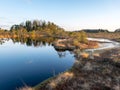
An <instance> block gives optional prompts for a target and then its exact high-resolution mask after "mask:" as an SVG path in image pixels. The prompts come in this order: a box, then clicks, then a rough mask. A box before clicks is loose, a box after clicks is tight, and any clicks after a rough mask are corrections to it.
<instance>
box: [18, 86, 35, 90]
mask: <svg viewBox="0 0 120 90" xmlns="http://www.w3.org/2000/svg"><path fill="white" fill-rule="evenodd" d="M17 90H34V89H33V88H31V87H29V86H25V87H21V88H18V89H17Z"/></svg>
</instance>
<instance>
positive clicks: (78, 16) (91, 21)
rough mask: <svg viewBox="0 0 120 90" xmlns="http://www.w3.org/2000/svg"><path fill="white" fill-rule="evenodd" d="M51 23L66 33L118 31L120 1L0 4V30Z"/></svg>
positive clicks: (8, 0) (7, 0)
mask: <svg viewBox="0 0 120 90" xmlns="http://www.w3.org/2000/svg"><path fill="white" fill-rule="evenodd" d="M33 19H38V20H41V19H42V20H46V21H52V22H54V23H56V24H57V25H59V26H61V27H63V28H65V29H66V30H79V29H109V30H111V31H114V30H115V29H118V28H120V0H0V27H4V28H8V27H10V26H11V25H13V24H19V23H21V22H24V21H26V20H33Z"/></svg>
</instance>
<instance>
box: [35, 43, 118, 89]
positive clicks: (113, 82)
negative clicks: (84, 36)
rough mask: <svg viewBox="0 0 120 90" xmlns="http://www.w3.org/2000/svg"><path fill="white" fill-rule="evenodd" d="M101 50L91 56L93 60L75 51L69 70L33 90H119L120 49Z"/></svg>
mask: <svg viewBox="0 0 120 90" xmlns="http://www.w3.org/2000/svg"><path fill="white" fill-rule="evenodd" d="M114 45H117V46H119V45H118V44H117V43H116V44H114ZM112 48H114V49H112ZM101 49H102V50H104V51H102V52H101V53H94V54H92V55H93V56H94V58H90V56H89V55H87V57H82V56H81V55H83V53H82V54H81V52H79V51H80V50H75V51H74V53H75V55H76V60H75V63H74V65H73V66H72V67H71V69H69V70H68V71H66V72H63V73H61V74H59V75H57V76H55V77H53V78H50V79H49V80H47V81H45V82H43V83H41V84H39V85H37V86H36V87H34V90H120V48H119V47H117V48H115V47H108V48H106V49H107V50H106V49H105V48H101ZM99 50H100V49H99ZM85 54H86V53H85ZM85 54H84V55H83V56H85Z"/></svg>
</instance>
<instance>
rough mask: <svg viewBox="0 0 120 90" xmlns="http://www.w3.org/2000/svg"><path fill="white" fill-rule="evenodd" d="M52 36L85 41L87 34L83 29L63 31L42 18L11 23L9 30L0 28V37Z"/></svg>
mask: <svg viewBox="0 0 120 90" xmlns="http://www.w3.org/2000/svg"><path fill="white" fill-rule="evenodd" d="M41 36H44V37H53V38H58V39H60V38H63V39H68V38H72V40H73V41H74V43H79V42H82V43H86V42H87V36H86V33H85V32H84V31H81V32H70V31H65V30H64V29H63V28H61V27H60V26H58V25H56V24H54V23H53V22H46V21H42V20H40V21H39V20H33V21H29V20H27V21H26V22H24V23H21V24H19V25H17V24H15V25H13V26H12V27H11V28H10V30H0V38H1V37H3V38H4V37H8V38H26V37H31V38H37V37H41Z"/></svg>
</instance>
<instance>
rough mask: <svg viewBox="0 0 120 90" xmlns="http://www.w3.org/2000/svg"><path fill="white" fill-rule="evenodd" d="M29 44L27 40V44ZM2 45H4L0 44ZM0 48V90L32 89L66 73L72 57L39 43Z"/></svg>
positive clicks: (11, 43)
mask: <svg viewBox="0 0 120 90" xmlns="http://www.w3.org/2000/svg"><path fill="white" fill-rule="evenodd" d="M27 41H28V40H27ZM2 42H4V43H2ZM2 42H1V44H0V90H16V88H18V87H21V86H24V85H25V84H26V85H28V86H34V85H36V84H38V83H40V82H42V81H43V80H45V79H47V78H49V77H52V76H53V74H54V73H55V74H58V73H60V72H63V71H65V70H67V69H69V68H70V67H71V66H72V65H73V63H74V55H73V54H72V53H71V52H69V51H64V52H60V51H56V50H55V49H54V47H53V46H52V45H51V44H48V43H45V42H42V43H38V41H36V43H34V45H33V43H32V42H28V43H24V42H22V43H21V42H17V43H15V42H13V41H12V40H8V41H6V40H4V41H2Z"/></svg>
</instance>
